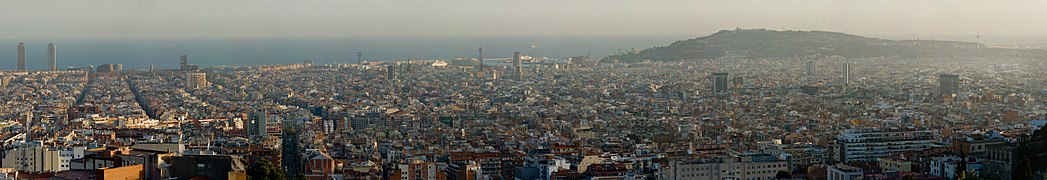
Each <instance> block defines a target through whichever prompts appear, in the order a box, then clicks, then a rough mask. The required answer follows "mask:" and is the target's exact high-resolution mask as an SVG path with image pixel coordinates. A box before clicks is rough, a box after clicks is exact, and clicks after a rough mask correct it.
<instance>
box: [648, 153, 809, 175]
mask: <svg viewBox="0 0 1047 180" xmlns="http://www.w3.org/2000/svg"><path fill="white" fill-rule="evenodd" d="M788 168H789V167H788V166H787V165H786V163H785V161H782V160H779V159H777V158H775V157H774V156H772V155H769V154H743V155H738V156H736V157H721V158H710V159H687V160H672V161H670V162H669V163H668V167H667V168H666V169H663V170H661V171H659V173H658V176H659V177H658V179H670V180H676V179H774V177H775V175H777V174H778V171H787V170H788Z"/></svg>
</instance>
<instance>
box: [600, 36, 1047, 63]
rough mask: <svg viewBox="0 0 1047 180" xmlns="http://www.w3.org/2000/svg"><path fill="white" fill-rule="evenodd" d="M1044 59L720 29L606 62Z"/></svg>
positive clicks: (959, 45)
mask: <svg viewBox="0 0 1047 180" xmlns="http://www.w3.org/2000/svg"><path fill="white" fill-rule="evenodd" d="M832 55H839V56H843V57H847V58H858V57H892V58H918V57H1047V51H1045V50H1020V49H1003V48H989V47H986V46H985V45H983V44H979V43H971V42H958V41H934V40H887V39H877V38H867V37H862V36H857V35H851V34H844V33H838V32H826V31H774V30H765V29H738V30H733V31H731V30H723V31H720V32H716V33H715V34H712V35H709V36H706V37H700V38H696V39H689V40H683V41H676V42H674V43H672V44H670V45H669V46H664V47H654V48H650V49H646V50H643V51H640V52H639V53H628V54H623V55H615V56H609V57H607V58H605V59H604V61H607V60H620V61H622V62H636V61H643V60H652V61H676V60H682V59H712V58H720V57H725V56H729V57H748V58H768V57H798V56H832Z"/></svg>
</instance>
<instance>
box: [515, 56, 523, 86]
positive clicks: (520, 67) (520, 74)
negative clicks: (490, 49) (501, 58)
mask: <svg viewBox="0 0 1047 180" xmlns="http://www.w3.org/2000/svg"><path fill="white" fill-rule="evenodd" d="M513 63H514V64H516V73H517V74H516V80H523V59H521V57H520V52H513Z"/></svg>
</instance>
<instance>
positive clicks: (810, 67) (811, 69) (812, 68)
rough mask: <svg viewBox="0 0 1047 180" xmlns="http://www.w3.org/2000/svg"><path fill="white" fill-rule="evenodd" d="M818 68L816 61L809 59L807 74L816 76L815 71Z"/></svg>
mask: <svg viewBox="0 0 1047 180" xmlns="http://www.w3.org/2000/svg"><path fill="white" fill-rule="evenodd" d="M816 70H817V69H815V66H814V61H807V75H808V76H814V73H816Z"/></svg>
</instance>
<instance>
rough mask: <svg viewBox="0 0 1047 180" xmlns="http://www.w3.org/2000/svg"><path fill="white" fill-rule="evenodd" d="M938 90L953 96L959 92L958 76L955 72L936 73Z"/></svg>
mask: <svg viewBox="0 0 1047 180" xmlns="http://www.w3.org/2000/svg"><path fill="white" fill-rule="evenodd" d="M938 92H939V93H941V94H942V95H948V96H954V95H956V94H959V93H960V76H959V75H955V74H942V75H938Z"/></svg>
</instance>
